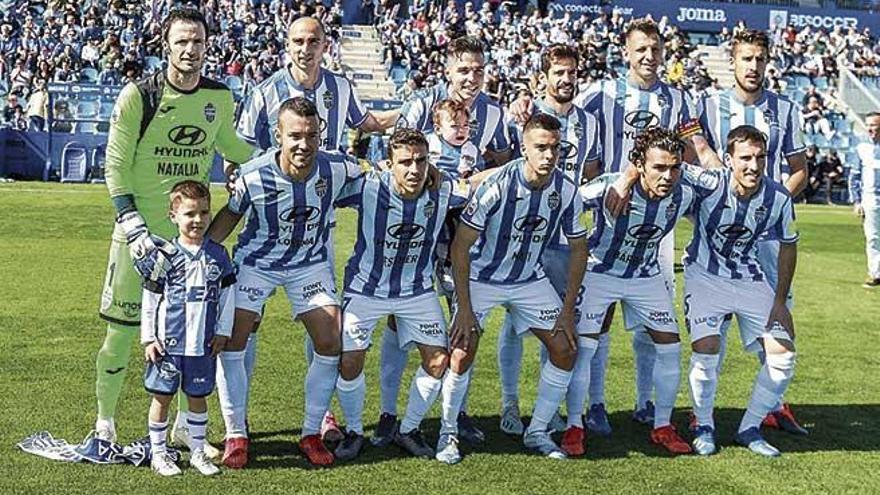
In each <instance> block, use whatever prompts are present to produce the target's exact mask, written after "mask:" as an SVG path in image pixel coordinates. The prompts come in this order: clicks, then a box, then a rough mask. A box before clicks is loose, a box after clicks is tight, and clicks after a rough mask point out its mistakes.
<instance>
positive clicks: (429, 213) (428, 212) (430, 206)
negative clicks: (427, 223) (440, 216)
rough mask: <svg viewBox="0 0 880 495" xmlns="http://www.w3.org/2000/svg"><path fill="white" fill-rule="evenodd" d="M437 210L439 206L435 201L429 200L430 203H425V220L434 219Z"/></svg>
mask: <svg viewBox="0 0 880 495" xmlns="http://www.w3.org/2000/svg"><path fill="white" fill-rule="evenodd" d="M436 209H437V205H436V204H434V201H432V200H430V199H429V200H428V202H427V203H425V208H424V212H425V218H431V217H433V216H434V210H436Z"/></svg>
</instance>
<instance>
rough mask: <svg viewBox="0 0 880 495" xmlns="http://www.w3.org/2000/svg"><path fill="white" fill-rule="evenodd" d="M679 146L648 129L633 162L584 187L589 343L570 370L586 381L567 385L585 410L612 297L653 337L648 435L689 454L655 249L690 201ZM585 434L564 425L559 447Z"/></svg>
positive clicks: (578, 449)
mask: <svg viewBox="0 0 880 495" xmlns="http://www.w3.org/2000/svg"><path fill="white" fill-rule="evenodd" d="M684 149H685V144H684V142H683V141H682V140H681V139H679V138H678V136H677V135H676V134H675V133H674V132H673V131H669V130H667V129H664V128H662V127H653V128H649V129H646V130H645V131H644V132H642V133H640V134H639V135H638V136H637V137H636V140H635V145H634V147H633V150H632V151H631V152H630V156H629V160H630V163H631V164H632V166H631V167H629V168H628V169H627V171H626V172H625V173H624V174H605V175H602V176H601V177H599V178H598V179H596V180H594V181H593V182H590V183H589V184H587V185H585V186H582V187H581V193H582V196H583V199H584V207H585V208H586V209H588V210H594V211H595V217H594V218H595V223H594V226H593V230H592V232H591V234H590V240H589V249H590V261H589V264H588V267H587V274H586V276H585V277H584V284H583V290H582V291H581V293H582V298H583V303H582V306H581V308H580V310H581V311H580V314H581V318H582V320H581V326H580V328H579V331H580V332H581V337H582V338H581V339H580V340H579V342H582V343H584V344H586V345H582V346H581V347H579V352H585V353H586V354H587V355H586V356H585V358H586V366H582V362H581V356H579V357H578V363H577V365H576V366H575V372H574V373H575V376H574V377H572V383H574V382H575V380H576V379H577V381H578V382H579V383H583V384H584V389H583V390H581V391H577V390H571V388H570V389H569V393H568V399H569V400H568V405H567V407H568V414H569V418H570V417H571V415H572V414H579V412H580V411H582V410H583V407H584V400H585V398H586V397H585V395H586V387H587V386H588V384H589V382H590V375H589V373H590V367H589V358H590V357H592V354H593V353H595V351H596V348H597V347H598V342H597V339H598V337H599V333H600V331H601V330H602V324H603V322H604V320H605V312H606V311H607V309H608V307H609V306H611V305H612V304H614V303H621V305H622V306H623V308H624V311H625V312H626V314H627V315H628V316H627V318H626V319H625V320H626V321H625V323H626V328H627V330H631V331H634V332H643V333H645V334H647V335H648V336H649V338H650V340H651V341H652V342H653V343H654V347H655V355H656V360H655V363H654V366H653V382H654V383H653V385H654V386H653V388H654V391H655V394H656V397H655V401H654V403H655V404H656V406H655V413H654V429H653V430H652V431H651V435H650V439H651V442H652V443H655V444H658V445H661V446H662V447H664V448H665V449H666V450H668V451H669V452H671V453H673V454H687V453H690V452H691V448H690V445H688V443H687V442H686V441H685V440H684V439H682V438H681V436H680V435H679V434H678V432H677V431H676V430H675V427H674V426H672V424H671V417H672V409H673V408H674V406H675V398H676V396H677V395H678V384H679V381H680V378H681V343H680V339H679V336H678V320H677V318H676V316H675V305H674V303H673V298H672V292H671V291H670V290H669V287H668V285H667V284H668V283H669V282H668V281H667V280H666V279H665V278H664V277H663V276H662V273H661V272H660V265H659V263H658V260H657V254H658V251H659V248H660V242H661V239H663V238H664V237H665V236H666V234H668V233H669V232H671V231H672V230H673V229H674V228H675V224H676V223H677V222H678V219H679V218H681V217H682V216H684V215H687V214H689V213H691V208H692V206H693V205H694V203H695V199H696V196H695V193H694V190H693V189H692V188H691V187H690V186H689V185H688V184H687V183H686V182H684V181H680V180H679V178H680V176H681V167H682V163H681V161H682V153H683V152H684ZM624 179H626V183H627V184H629V185H630V190H631V191H632V193H631V199H630V202H629V209H628V212H627V213H626V214H625V215H619V216H616V217H615V216H614V215H613V214H612V213H611V212H609V211H608V210H607V209H605V198H606V195H607V193H608V191H609V190H610V189H611V188H612V187H613V186H614V185H615V181H616V180H624ZM587 287H589V290H587ZM583 337H586V338H583ZM579 374H581V375H582V376H580V377H579V376H578V375H579ZM578 392H580V393H578ZM572 396H574V398H573V397H572ZM578 400H579V402H578ZM584 438H585V436H584V430H583V428H577V429H572V428H569V429H568V430H566V432H565V435H563V438H562V448H563V449H564V450H565V451H566V452H567V453H568V454H570V455H581V454H583V453H584Z"/></svg>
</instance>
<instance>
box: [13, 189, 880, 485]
mask: <svg viewBox="0 0 880 495" xmlns="http://www.w3.org/2000/svg"><path fill="white" fill-rule="evenodd" d="M215 193H216V194H215V196H216V200H215V204H214V206H215V209H218V208H219V207H220V206H222V204H223V201H224V200H225V194H224V193H223V192H222V191H221V190H219V189H217V190H215ZM0 212H2V214H0V215H2V216H0V253H2V256H0V349H2V354H0V378H2V380H0V396H2V397H3V404H4V407H3V409H2V414H0V474H2V476H0V493H3V494H18V493H40V494H46V493H184V492H186V493H230V494H231V493H285V494H289V493H334V494H339V493H383V494H391V493H421V494H433V493H477V492H479V493H482V494H489V493H506V494H514V493H516V494H518V493H552V494H567V493H591V492H593V493H638V494H644V493H664V494H668V493H700V494H707V493H758V492H763V493H774V494H777V493H822V492H827V493H844V492H850V493H880V455H878V452H877V451H878V449H880V426H878V425H880V420H878V418H880V402H878V401H880V385H878V382H877V380H876V379H875V377H876V373H877V369H878V364H880V363H878V360H877V351H876V349H877V342H878V340H880V329H878V325H877V321H880V305H878V304H877V301H878V297H880V293H877V292H871V291H868V290H865V289H862V288H861V287H860V284H861V282H862V280H863V278H864V271H865V268H864V257H865V255H864V238H863V237H862V231H861V226H860V222H859V221H858V219H857V218H855V217H854V216H853V215H852V213H851V211H850V210H849V209H847V208H843V207H824V206H800V207H799V208H798V215H799V219H798V228H799V229H800V233H801V239H802V241H801V244H800V247H799V250H800V253H799V254H800V256H799V259H798V270H797V276H796V278H795V294H796V307H795V311H794V317H795V321H796V323H797V336H798V341H797V345H798V350H799V358H798V367H797V371H796V376H795V380H794V383H793V384H792V385H791V387H790V388H789V392H788V394H787V395H786V399H787V400H788V401H789V402H791V403H793V404H794V408H795V411H796V413H797V415H798V417H799V418H800V419H801V420H802V421H803V422H804V423H805V425H806V426H807V427H808V428H810V430H811V434H810V436H808V437H805V438H797V437H792V436H789V435H786V434H783V433H778V432H768V433H767V437H768V439H769V440H770V441H771V442H772V443H774V444H775V445H777V446H778V447H779V448H780V449H781V450H782V451H783V452H784V454H783V456H782V457H781V458H779V459H775V460H766V459H763V458H758V457H757V456H756V455H754V454H752V453H750V452H749V451H747V450H746V449H744V448H740V447H737V446H734V445H733V444H732V438H733V434H734V433H735V430H736V427H737V425H738V423H739V418H740V416H741V414H742V411H743V408H744V407H745V404H746V401H747V400H748V396H749V392H750V389H751V384H752V381H753V379H754V376H755V372H756V370H757V364H756V360H755V358H754V357H752V356H750V355H746V354H744V353H743V352H742V350H741V348H740V346H739V339H738V337H734V338H732V339H731V341H730V343H731V346H730V350H729V353H728V357H727V360H726V363H725V370H724V372H723V374H722V377H721V381H720V386H719V394H718V400H717V408H718V409H717V411H716V422H717V426H718V439H719V443H720V446H721V451H720V452H719V453H718V454H717V455H715V456H713V457H711V458H707V459H703V458H696V457H692V456H688V457H679V458H671V457H669V456H667V455H666V454H664V453H663V452H661V451H660V450H659V449H658V448H656V447H654V446H652V445H650V444H649V443H648V440H647V437H648V429H647V428H646V427H643V426H638V425H636V424H634V423H633V422H632V421H631V420H630V413H631V409H632V404H633V402H634V385H633V362H632V352H631V350H630V343H629V340H630V339H629V336H628V335H627V334H626V333H625V332H623V331H622V329H621V327H620V324H619V319H618V321H616V322H615V327H614V329H613V330H612V335H613V336H612V351H611V362H610V369H609V371H608V385H607V390H608V392H607V394H608V396H607V399H608V407H609V410H610V412H611V420H612V426H613V427H614V434H613V436H612V437H611V438H610V439H603V438H590V439H589V441H588V447H587V449H588V454H587V455H586V456H585V458H582V459H575V460H569V461H567V462H559V461H552V460H547V459H542V458H540V457H536V456H534V455H530V454H528V453H526V452H525V451H524V450H523V449H522V448H521V443H520V441H519V439H515V438H510V437H508V436H506V435H505V434H503V433H501V431H500V430H499V429H498V412H499V401H500V384H499V381H498V373H497V364H496V358H495V340H496V337H497V329H498V327H499V326H500V322H501V314H500V312H496V313H495V314H494V315H493V318H492V320H491V322H490V323H489V325H487V333H486V335H485V337H484V342H483V343H482V345H481V346H480V347H481V348H480V357H479V359H478V364H477V369H476V373H475V379H474V382H473V383H472V386H471V397H470V407H469V409H470V411H471V413H472V414H473V415H475V416H476V417H477V419H478V421H479V422H480V424H481V425H482V427H483V428H484V430H485V431H486V433H487V435H488V442H487V443H486V445H484V446H482V447H481V448H479V449H476V450H472V449H468V448H465V452H466V454H468V455H467V456H466V458H465V459H464V461H463V462H462V463H461V464H459V465H457V466H452V467H449V466H444V465H441V464H439V463H437V462H432V461H425V460H415V459H409V458H406V457H404V455H403V454H402V452H401V451H399V450H398V449H397V448H395V447H389V448H387V449H383V450H377V449H368V450H367V451H366V452H365V454H364V455H363V456H362V457H361V458H360V459H359V460H358V461H357V462H355V463H353V464H346V465H339V466H336V467H333V468H331V469H321V470H316V469H311V468H309V467H308V466H307V463H306V461H305V460H304V459H303V458H302V456H301V455H300V454H299V453H298V451H297V450H296V448H295V444H294V440H295V439H298V435H299V425H300V424H301V421H302V414H303V404H302V397H303V390H302V389H303V381H304V373H305V364H304V357H303V346H302V342H303V332H304V331H303V329H302V327H301V325H299V324H297V323H292V322H291V320H290V317H289V309H288V303H287V301H286V300H285V298H284V297H283V296H278V295H276V296H275V297H273V298H272V299H271V301H270V303H269V306H268V310H267V315H266V318H265V321H264V324H263V325H262V328H261V329H260V332H259V334H260V339H259V358H258V362H257V369H256V375H255V379H254V386H253V390H252V395H251V403H250V404H251V405H250V425H251V428H252V430H253V435H252V436H253V440H252V442H253V443H252V444H251V451H252V453H253V454H254V457H253V459H252V461H251V464H250V465H249V466H248V468H247V469H246V470H243V471H237V472H236V471H229V470H225V471H224V472H223V474H222V475H221V476H219V477H216V478H213V479H205V478H203V477H201V476H200V475H198V474H195V473H194V471H193V470H192V469H186V470H185V475H184V476H183V477H182V478H178V479H172V480H166V479H160V478H159V477H158V476H156V475H154V474H153V473H152V472H150V470H149V469H146V468H140V469H138V468H134V467H131V466H92V465H80V464H62V463H58V462H52V461H49V460H46V459H42V458H38V457H34V456H30V455H26V454H24V453H22V452H20V451H19V450H18V449H16V448H15V443H16V442H18V441H20V440H21V439H23V438H24V437H25V436H27V435H29V434H31V433H33V432H35V431H38V430H43V429H47V430H49V431H51V432H52V433H53V434H54V435H55V436H57V437H60V438H65V439H67V440H68V441H70V442H72V443H77V442H79V441H80V440H81V439H82V438H83V437H84V436H85V435H86V434H87V433H88V431H89V429H90V428H91V427H92V424H93V421H94V414H95V403H94V358H95V353H96V352H97V350H98V348H99V347H100V345H101V342H102V339H103V335H104V325H103V323H102V322H101V320H100V319H99V318H98V316H97V308H98V302H99V298H100V289H101V282H102V277H103V274H104V268H105V265H106V256H107V248H108V245H109V237H110V230H111V225H112V221H113V212H112V208H111V206H110V202H109V201H108V199H107V192H106V189H104V188H103V187H101V186H75V185H64V186H62V185H59V184H43V183H16V184H3V185H0ZM689 226H690V225H689V224H688V223H687V222H683V223H682V224H681V227H680V229H679V235H678V236H677V240H678V247H679V249H680V248H681V247H682V246H683V245H684V243H685V242H686V240H687V239H688V237H689V232H688V230H689ZM353 233H354V215H353V214H352V213H351V212H347V211H346V212H343V213H340V214H339V229H338V231H337V234H336V239H337V259H338V260H339V263H338V266H337V272H338V273H340V274H341V268H342V266H343V263H344V261H345V259H346V258H347V256H348V254H349V253H350V248H351V245H352V243H353ZM680 291H681V285H679V292H680ZM678 302H679V305H680V301H678ZM380 336H381V329H379V331H377V334H376V337H380ZM683 340H684V342H685V343H687V342H688V339H687V336H686V335H685V336H684V338H683ZM537 345H538V344H537V341H536V340H535V339H528V340H527V343H526V352H525V359H524V365H523V373H522V397H523V399H522V408H523V411H524V413H527V412H528V411H530V410H531V404H532V403H533V400H534V394H535V386H536V381H537V376H538V350H537ZM141 356H142V353H141V350H140V349H139V348H136V349H134V350H133V351H132V360H131V363H132V366H131V371H130V373H129V378H128V380H127V382H126V388H125V391H124V393H123V397H122V399H121V402H120V408H119V413H118V416H117V424H118V428H119V435H120V439H121V440H122V441H124V442H128V441H131V440H134V439H136V438H138V437H141V436H143V435H144V433H145V430H146V428H145V426H146V425H145V423H146V413H147V405H148V397H147V395H146V393H145V392H144V391H143V388H142V386H141V372H142V369H143V366H142V358H141ZM688 359H689V350H688V349H687V346H685V352H684V356H683V357H682V366H683V367H684V366H686V364H687V362H688ZM377 364H378V350H374V351H373V352H371V353H370V355H369V357H368V365H367V371H366V373H367V380H368V387H369V394H368V396H367V402H366V410H365V417H364V420H365V424H366V425H367V429H368V431H367V434H368V435H369V433H370V431H369V430H371V429H372V428H373V427H374V426H375V422H376V420H377V417H378V407H379V406H378V382H377V379H378V378H377V377H378V373H377ZM415 366H416V362H415V353H414V354H413V355H412V356H411V361H410V368H409V370H408V372H407V374H406V375H405V376H406V380H405V382H404V384H403V387H402V393H401V402H400V403H399V404H400V405H399V409H400V411H401V412H402V411H403V407H404V404H403V401H404V400H405V398H406V390H407V389H408V383H409V377H410V376H411V372H412V371H413V370H414V369H415ZM686 387H687V384H686V379H684V377H683V380H682V387H681V391H680V393H679V397H678V406H679V408H680V409H677V410H676V412H675V415H674V422H675V423H676V424H677V425H678V427H679V430H680V431H685V429H686V420H687V416H686V408H687V407H688V404H689V399H688V394H687V388H686ZM438 409H439V407H438V406H435V407H434V408H433V409H432V410H431V413H430V415H429V417H428V418H427V419H426V420H425V423H424V425H423V426H424V429H425V431H426V434H427V437H428V438H429V439H430V440H431V441H434V440H435V439H436V433H437V427H438V422H437V416H438V413H439V411H438ZM337 410H338V408H337ZM210 411H211V419H210V421H211V423H210V426H209V428H210V431H211V433H210V440H211V441H213V442H215V443H217V442H219V441H220V440H221V438H222V430H223V427H222V420H221V418H220V416H219V408H218V407H217V404H216V399H215V398H212V401H211V406H210Z"/></svg>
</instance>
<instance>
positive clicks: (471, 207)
mask: <svg viewBox="0 0 880 495" xmlns="http://www.w3.org/2000/svg"><path fill="white" fill-rule="evenodd" d="M477 205H478V203H477V198H473V199H471V201H470V203H468V205H467V208H465V210H464V212H465V213H467V214H468V215H473V214H474V213H476V212H477Z"/></svg>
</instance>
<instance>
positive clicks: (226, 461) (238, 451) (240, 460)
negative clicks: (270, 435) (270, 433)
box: [223, 437, 250, 469]
mask: <svg viewBox="0 0 880 495" xmlns="http://www.w3.org/2000/svg"><path fill="white" fill-rule="evenodd" d="M249 444H250V440H248V439H247V438H244V437H236V438H227V439H226V446H225V448H224V449H223V465H224V466H226V467H228V468H230V469H241V468H243V467H245V466H246V465H247V462H248V445H249Z"/></svg>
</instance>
